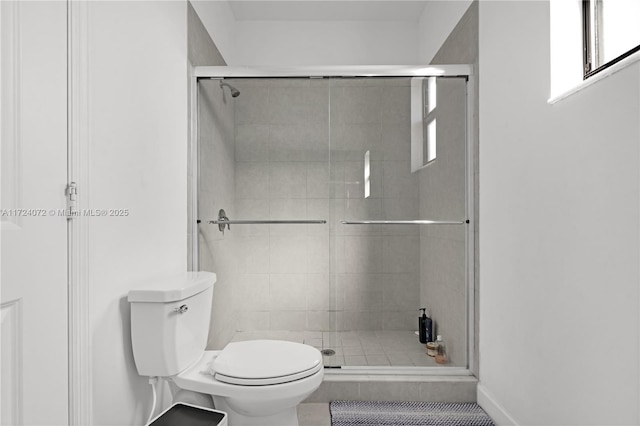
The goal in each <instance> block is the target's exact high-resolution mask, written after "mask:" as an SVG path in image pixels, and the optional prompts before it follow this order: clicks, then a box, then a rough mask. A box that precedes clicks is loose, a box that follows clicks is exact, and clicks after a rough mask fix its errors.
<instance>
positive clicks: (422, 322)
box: [418, 308, 428, 343]
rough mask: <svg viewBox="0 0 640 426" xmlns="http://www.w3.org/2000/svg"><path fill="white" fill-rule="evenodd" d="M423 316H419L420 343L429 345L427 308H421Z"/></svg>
mask: <svg viewBox="0 0 640 426" xmlns="http://www.w3.org/2000/svg"><path fill="white" fill-rule="evenodd" d="M419 310H420V311H422V316H418V338H419V340H420V343H427V342H428V340H427V308H420V309H419Z"/></svg>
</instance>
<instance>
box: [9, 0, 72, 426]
mask: <svg viewBox="0 0 640 426" xmlns="http://www.w3.org/2000/svg"><path fill="white" fill-rule="evenodd" d="M0 8H1V9H0V19H1V20H0V41H1V51H2V55H1V67H0V72H1V74H0V77H1V78H0V80H1V83H2V85H1V86H0V107H1V110H0V111H1V121H0V126H1V131H2V133H1V134H2V144H1V146H2V152H1V157H2V158H1V160H2V173H1V174H2V193H1V195H2V197H1V203H0V204H1V205H0V208H1V209H2V216H1V219H2V221H1V223H2V247H1V252H0V253H1V260H2V262H1V272H2V274H1V277H2V281H1V282H0V284H1V288H0V290H1V291H0V296H1V305H0V311H1V321H2V330H1V332H2V335H1V336H2V342H1V343H2V346H1V353H2V363H1V368H2V370H1V371H0V373H1V380H0V381H1V384H2V388H1V389H0V392H1V396H2V398H1V405H0V421H1V423H2V425H9V424H10V425H65V424H68V374H67V372H68V366H67V364H68V344H67V223H66V218H65V217H64V215H59V212H58V210H64V208H65V195H64V191H65V186H66V179H67V4H66V2H65V1H52V2H13V1H0Z"/></svg>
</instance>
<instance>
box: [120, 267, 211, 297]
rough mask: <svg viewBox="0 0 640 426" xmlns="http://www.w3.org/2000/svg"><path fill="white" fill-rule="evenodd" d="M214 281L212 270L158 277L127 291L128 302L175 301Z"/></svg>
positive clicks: (200, 289)
mask: <svg viewBox="0 0 640 426" xmlns="http://www.w3.org/2000/svg"><path fill="white" fill-rule="evenodd" d="M215 282H216V274H214V273H213V272H206V271H198V272H185V273H184V274H180V275H175V276H169V277H163V278H158V279H156V280H150V281H146V282H144V283H141V284H139V285H137V286H136V287H137V288H134V289H132V290H130V291H129V297H128V300H129V302H155V303H163V302H175V301H178V300H183V299H186V298H188V297H191V296H194V295H196V294H198V293H200V292H203V291H205V290H206V289H208V288H209V287H212V286H213V285H214V284H215Z"/></svg>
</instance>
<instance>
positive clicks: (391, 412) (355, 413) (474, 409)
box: [330, 401, 494, 426]
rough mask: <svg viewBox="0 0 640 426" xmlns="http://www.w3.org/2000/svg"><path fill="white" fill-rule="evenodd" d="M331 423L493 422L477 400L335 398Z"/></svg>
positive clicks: (423, 425)
mask: <svg viewBox="0 0 640 426" xmlns="http://www.w3.org/2000/svg"><path fill="white" fill-rule="evenodd" d="M330 410H331V426H405V425H406V426H427V425H428V426H494V424H493V422H492V421H491V418H489V416H488V415H487V413H485V412H484V411H483V410H482V408H480V406H479V405H478V404H474V403H461V404H454V403H442V402H376V401H333V402H332V403H331V405H330Z"/></svg>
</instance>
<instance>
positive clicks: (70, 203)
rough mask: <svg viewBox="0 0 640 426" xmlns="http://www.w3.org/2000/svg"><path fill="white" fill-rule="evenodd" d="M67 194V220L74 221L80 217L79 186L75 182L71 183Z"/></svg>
mask: <svg viewBox="0 0 640 426" xmlns="http://www.w3.org/2000/svg"><path fill="white" fill-rule="evenodd" d="M65 193H66V195H67V212H66V213H67V219H73V218H74V217H77V216H78V209H77V202H78V201H77V200H78V185H77V184H76V183H75V182H70V183H69V184H68V185H67V189H66V191H65Z"/></svg>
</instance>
